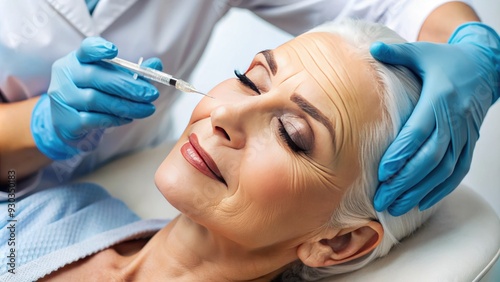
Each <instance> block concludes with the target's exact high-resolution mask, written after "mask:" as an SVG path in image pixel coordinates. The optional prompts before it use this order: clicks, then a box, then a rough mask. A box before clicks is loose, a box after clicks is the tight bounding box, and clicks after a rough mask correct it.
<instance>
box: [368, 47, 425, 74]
mask: <svg viewBox="0 0 500 282" xmlns="http://www.w3.org/2000/svg"><path fill="white" fill-rule="evenodd" d="M422 44H423V43H420V42H419V43H399V44H385V43H383V42H380V41H377V42H374V43H373V44H372V45H371V46H370V53H371V54H372V56H373V57H374V58H375V59H377V60H379V61H381V62H384V63H387V64H392V65H403V66H405V67H407V68H409V69H411V70H412V71H414V72H415V73H418V74H420V75H421V74H422V68H421V64H422V63H421V62H420V58H422V56H421V53H422V50H421V48H420V46H421V45H422Z"/></svg>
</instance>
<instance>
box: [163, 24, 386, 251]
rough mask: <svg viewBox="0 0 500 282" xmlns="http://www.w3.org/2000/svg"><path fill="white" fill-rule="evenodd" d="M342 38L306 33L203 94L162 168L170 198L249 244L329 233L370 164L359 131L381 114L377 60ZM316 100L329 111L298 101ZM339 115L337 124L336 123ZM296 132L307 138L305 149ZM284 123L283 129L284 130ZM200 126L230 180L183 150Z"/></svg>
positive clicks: (282, 243) (201, 138) (211, 227)
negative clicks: (242, 77) (241, 77)
mask: <svg viewBox="0 0 500 282" xmlns="http://www.w3.org/2000/svg"><path fill="white" fill-rule="evenodd" d="M351 48H352V47H351V46H348V45H347V44H346V43H345V42H344V41H343V39H342V38H340V37H338V36H336V35H333V34H329V33H320V32H318V33H306V34H304V35H301V36H299V37H297V38H295V39H293V40H291V41H289V42H287V43H285V44H283V45H281V46H280V47H278V48H276V49H274V50H272V51H270V53H272V57H273V58H274V60H273V61H274V62H273V63H274V64H275V66H274V67H273V66H270V64H269V62H268V60H267V59H266V55H267V56H269V53H267V54H264V53H259V54H257V55H256V56H255V58H254V60H253V61H252V63H251V65H250V67H249V68H248V70H247V71H246V72H245V74H246V76H247V77H248V78H249V79H250V80H251V81H252V82H253V83H254V84H255V85H256V86H257V88H258V89H259V91H260V92H261V94H258V93H257V92H255V91H253V90H252V89H250V88H248V87H247V86H245V85H244V84H242V83H241V82H240V81H238V80H237V79H236V78H232V79H228V80H226V81H224V82H222V83H220V84H219V85H217V86H216V87H215V88H213V89H212V91H210V92H209V93H208V94H209V95H211V96H213V97H215V99H211V98H203V99H202V100H201V102H200V103H199V104H198V105H197V107H196V108H195V110H194V112H193V114H192V117H191V119H190V121H189V124H188V126H187V128H186V130H185V131H184V133H183V134H182V136H181V137H180V139H179V141H178V143H177V144H176V146H175V147H174V148H173V149H172V151H171V153H170V154H169V155H168V156H167V158H166V159H165V160H164V161H163V163H162V164H161V166H160V167H159V169H158V170H157V172H156V175H155V181H156V185H157V186H158V188H159V190H160V192H161V193H162V194H163V195H164V197H165V198H166V199H167V200H168V201H169V202H170V203H171V204H172V205H173V206H174V207H176V208H177V209H178V210H179V211H181V212H182V214H183V215H184V216H186V217H188V218H189V219H190V220H192V221H193V222H194V223H196V224H199V225H201V226H203V227H205V228H206V229H207V232H210V233H212V234H215V235H216V236H219V237H221V238H225V239H226V240H228V241H230V242H233V243H234V244H237V245H239V246H244V247H245V248H247V249H249V250H256V249H265V248H272V247H277V248H293V247H296V246H298V245H299V244H301V243H303V242H305V241H307V240H317V239H318V238H321V236H324V232H325V230H326V229H327V228H326V223H327V222H328V220H329V218H330V216H331V215H332V213H333V212H334V210H335V208H336V207H337V205H338V203H339V201H340V199H341V197H342V195H343V193H344V192H345V190H346V189H347V188H348V187H349V186H350V185H351V184H352V183H353V181H354V180H355V179H356V177H357V176H358V175H359V173H360V164H359V143H360V141H361V140H360V136H359V132H360V131H361V130H362V128H363V127H364V126H366V125H368V124H369V123H371V122H375V121H377V120H379V119H380V118H381V114H380V113H381V105H380V104H381V100H380V97H379V96H378V93H377V91H376V87H374V85H376V81H375V79H374V77H373V75H372V73H371V72H370V71H369V69H370V68H369V67H368V66H367V63H366V62H364V61H362V60H361V59H360V58H358V56H357V55H356V54H355V53H354V52H352V51H351V50H352V49H351ZM297 100H300V101H307V103H309V104H311V105H313V106H314V107H315V108H317V110H318V111H319V113H320V116H322V117H323V119H326V120H327V121H328V122H323V123H322V122H320V121H318V119H319V118H318V116H317V115H314V117H313V116H311V115H310V114H308V113H307V112H306V111H305V110H304V109H303V108H302V107H300V106H299V105H298V104H297V103H296V102H294V101H297ZM328 123H330V124H331V128H328V127H329V126H328V125H325V124H328ZM281 124H284V125H286V127H285V128H286V132H287V133H288V134H289V135H290V136H293V139H292V140H294V141H300V142H295V143H300V144H301V146H302V147H306V148H302V149H306V150H304V151H299V152H295V151H294V150H292V149H291V148H290V147H289V146H288V145H287V142H286V141H284V139H283V137H282V135H283V134H282V131H283V130H280V126H281ZM280 132H281V133H280ZM193 135H196V139H197V140H198V143H199V146H201V147H202V148H203V150H204V151H205V152H206V153H207V154H208V155H210V157H211V158H212V159H213V161H214V163H215V164H216V165H217V167H218V169H219V170H220V174H221V176H222V177H223V179H224V182H225V183H224V182H222V181H219V180H217V179H215V178H213V177H209V176H207V175H206V174H204V173H201V172H200V171H199V170H198V169H197V168H195V167H194V166H193V165H191V164H190V163H189V162H188V161H187V160H186V158H185V157H184V156H183V154H182V153H181V148H182V146H183V145H184V144H186V143H187V142H188V140H189V136H191V137H192V136H193Z"/></svg>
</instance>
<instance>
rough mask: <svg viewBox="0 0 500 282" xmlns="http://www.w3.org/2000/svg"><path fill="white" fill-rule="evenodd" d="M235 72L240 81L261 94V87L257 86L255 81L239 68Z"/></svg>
mask: <svg viewBox="0 0 500 282" xmlns="http://www.w3.org/2000/svg"><path fill="white" fill-rule="evenodd" d="M234 74H235V75H236V77H237V78H238V81H239V82H241V83H242V84H243V85H245V86H246V87H248V88H250V89H252V90H253V91H255V92H257V94H259V95H260V94H261V93H260V90H259V88H257V86H256V85H255V83H253V81H251V80H250V79H249V78H248V77H247V76H246V75H245V74H242V73H240V72H239V71H237V70H234Z"/></svg>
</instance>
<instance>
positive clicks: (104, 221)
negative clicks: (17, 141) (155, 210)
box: [0, 183, 168, 281]
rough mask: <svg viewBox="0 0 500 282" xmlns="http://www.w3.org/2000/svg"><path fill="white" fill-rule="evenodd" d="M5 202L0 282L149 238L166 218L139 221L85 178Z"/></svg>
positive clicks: (28, 277)
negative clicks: (85, 181) (128, 241)
mask: <svg viewBox="0 0 500 282" xmlns="http://www.w3.org/2000/svg"><path fill="white" fill-rule="evenodd" d="M8 204H9V202H4V203H0V228H1V229H0V256H1V265H0V275H1V276H0V281H35V280H37V279H40V278H42V277H43V276H45V275H47V274H49V273H51V272H53V271H55V270H57V269H59V268H61V267H63V266H64V265H67V264H69V263H71V262H74V261H77V260H79V259H81V258H84V257H86V256H89V255H91V254H94V253H96V252H99V251H101V250H103V249H106V248H108V247H110V246H112V245H114V244H117V243H120V242H123V241H127V240H132V239H136V238H144V237H151V236H152V235H153V234H154V233H156V232H157V231H158V230H159V229H161V228H162V227H163V226H165V225H166V224H167V222H168V221H166V220H141V219H140V218H139V217H138V216H137V215H136V214H134V213H133V212H132V211H131V210H130V209H129V208H128V207H127V206H126V205H125V204H124V203H123V202H122V201H120V200H118V199H116V198H113V197H112V196H111V195H109V194H108V193H107V192H106V191H105V190H104V189H102V188H101V187H99V186H97V185H95V184H89V183H83V184H72V185H65V186H61V187H57V188H52V189H47V190H42V191H40V192H37V193H34V194H32V195H30V196H28V197H26V198H23V199H21V200H20V201H19V202H15V207H14V206H13V205H11V206H10V207H11V208H12V207H14V210H10V211H9V206H8ZM11 204H12V203H11ZM13 272H14V273H15V274H14V273H13Z"/></svg>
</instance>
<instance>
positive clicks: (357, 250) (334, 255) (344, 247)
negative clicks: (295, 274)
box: [297, 221, 384, 267]
mask: <svg viewBox="0 0 500 282" xmlns="http://www.w3.org/2000/svg"><path fill="white" fill-rule="evenodd" d="M328 233H330V234H329V235H330V236H328V235H327V234H328ZM323 234H325V235H327V236H328V237H322V238H320V239H314V240H311V241H309V242H305V243H303V244H301V245H300V246H299V247H298V249H297V256H298V257H299V259H300V260H301V261H302V262H303V263H304V264H305V265H307V266H309V267H322V266H330V265H336V264H342V263H345V262H348V261H351V260H353V259H356V258H359V257H361V256H364V255H366V254H367V253H369V252H371V251H372V250H373V249H374V248H375V247H377V246H378V245H379V244H380V242H381V241H382V238H383V236H384V229H383V228H382V225H381V224H380V223H379V222H377V221H370V222H368V223H367V224H366V225H363V226H361V227H355V228H346V229H342V230H340V231H339V232H336V234H334V235H333V236H332V231H325V232H324V233H323ZM320 237H321V236H320Z"/></svg>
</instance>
